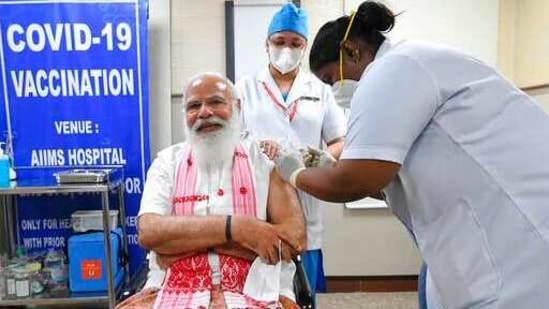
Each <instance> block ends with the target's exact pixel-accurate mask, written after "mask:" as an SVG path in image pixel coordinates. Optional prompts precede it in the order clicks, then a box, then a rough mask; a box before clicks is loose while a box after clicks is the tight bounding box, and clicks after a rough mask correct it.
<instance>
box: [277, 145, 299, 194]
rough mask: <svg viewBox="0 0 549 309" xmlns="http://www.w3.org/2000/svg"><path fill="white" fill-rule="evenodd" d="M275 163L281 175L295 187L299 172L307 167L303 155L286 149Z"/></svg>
mask: <svg viewBox="0 0 549 309" xmlns="http://www.w3.org/2000/svg"><path fill="white" fill-rule="evenodd" d="M275 163H276V166H277V169H278V174H279V175H280V177H282V179H284V180H285V181H286V182H288V183H289V184H291V185H292V186H293V187H294V188H295V186H296V185H295V179H296V178H297V174H299V172H301V171H302V170H304V169H305V164H303V159H302V157H301V155H300V154H299V153H298V152H294V151H291V150H289V149H284V150H282V151H280V153H279V154H278V156H277V157H276V160H275Z"/></svg>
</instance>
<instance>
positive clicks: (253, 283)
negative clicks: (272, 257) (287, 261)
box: [242, 257, 281, 302]
mask: <svg viewBox="0 0 549 309" xmlns="http://www.w3.org/2000/svg"><path fill="white" fill-rule="evenodd" d="M280 268H281V262H278V263H276V264H275V265H268V264H265V263H263V261H262V260H261V258H260V257H257V258H256V259H255V261H254V262H253V263H252V266H250V270H249V271H248V276H247V277H246V282H245V283H244V289H243V290H242V293H244V294H246V295H248V296H250V297H251V298H253V299H255V300H260V301H265V302H271V301H277V300H278V296H279V295H280V279H279V278H280Z"/></svg>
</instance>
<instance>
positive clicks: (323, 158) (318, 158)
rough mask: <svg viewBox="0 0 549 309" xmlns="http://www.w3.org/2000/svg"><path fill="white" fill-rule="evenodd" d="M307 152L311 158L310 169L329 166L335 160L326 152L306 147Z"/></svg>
mask: <svg viewBox="0 0 549 309" xmlns="http://www.w3.org/2000/svg"><path fill="white" fill-rule="evenodd" d="M307 152H308V153H309V154H310V155H311V156H313V158H314V159H313V160H312V162H311V166H312V167H326V166H331V165H332V164H334V163H335V162H336V161H337V160H336V159H335V158H334V156H332V155H331V154H330V153H329V152H328V151H326V150H320V149H316V148H313V147H310V146H307Z"/></svg>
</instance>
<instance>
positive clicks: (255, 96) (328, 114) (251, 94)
mask: <svg viewBox="0 0 549 309" xmlns="http://www.w3.org/2000/svg"><path fill="white" fill-rule="evenodd" d="M263 83H265V84H266V86H267V87H268V89H269V90H270V91H271V93H272V94H273V95H274V96H275V97H276V100H277V101H278V102H279V103H281V104H284V105H285V106H286V107H289V106H290V105H291V103H292V102H294V101H295V100H299V101H298V103H297V112H296V115H295V118H294V119H293V120H292V121H290V120H289V119H288V116H287V114H285V113H284V112H283V111H282V109H280V108H279V107H278V106H277V105H275V103H274V102H273V100H272V99H271V98H270V97H269V95H268V93H267V91H266V90H265V88H264V86H263ZM236 87H237V89H238V91H239V94H240V96H241V99H242V102H241V112H242V119H243V122H244V127H245V128H246V129H247V130H248V131H249V133H250V134H251V135H252V137H253V138H254V139H256V140H275V141H277V142H278V143H280V144H281V145H282V146H283V147H291V148H293V149H298V148H300V147H306V146H312V147H316V148H324V147H325V146H324V145H325V144H326V143H329V142H331V141H333V140H335V139H337V138H340V137H343V136H344V135H345V131H346V120H345V116H344V114H343V111H342V110H341V109H340V108H339V107H338V106H337V104H336V103H335V99H334V96H333V94H332V91H331V89H330V87H328V86H327V85H325V84H323V83H322V82H321V81H320V80H319V79H317V78H316V77H315V76H313V75H312V74H310V73H307V72H304V71H303V70H300V71H299V73H298V75H297V77H296V79H295V81H294V83H293V85H292V88H291V90H290V93H289V94H288V97H287V100H286V101H284V100H283V98H282V94H281V93H280V90H279V88H278V86H277V85H276V83H275V81H274V79H273V78H272V76H271V74H270V73H269V70H268V68H265V69H263V70H261V71H260V72H259V73H257V74H256V75H254V76H247V77H244V78H242V79H241V80H239V81H238V82H237V83H236ZM299 198H300V201H301V204H302V207H303V210H304V213H305V218H306V220H307V249H308V250H314V249H320V248H321V247H322V234H323V231H324V215H323V213H324V211H323V209H322V208H321V206H322V205H321V202H320V201H319V200H317V199H315V198H313V197H312V196H310V195H308V194H305V193H303V192H301V191H300V192H299Z"/></svg>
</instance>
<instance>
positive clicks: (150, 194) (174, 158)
mask: <svg viewBox="0 0 549 309" xmlns="http://www.w3.org/2000/svg"><path fill="white" fill-rule="evenodd" d="M184 145H185V143H179V144H176V145H174V146H171V147H168V148H166V149H164V150H162V151H160V152H159V153H158V156H157V157H156V159H155V160H154V161H153V163H152V165H151V167H150V168H149V171H148V172H147V181H146V182H145V188H144V190H143V195H142V198H141V206H140V208H139V214H138V216H140V215H143V214H146V213H153V214H159V215H171V214H172V198H173V196H174V181H175V179H176V175H175V173H176V171H177V168H178V166H179V163H180V162H181V160H186V159H187V158H183V156H182V152H183V149H184V147H183V146H184ZM242 145H243V146H244V147H245V148H246V149H247V150H248V153H249V155H250V160H251V162H252V164H251V167H252V169H253V170H252V172H253V177H254V183H255V197H256V204H257V217H258V219H261V220H266V219H267V197H268V193H269V183H270V173H271V171H272V169H273V167H274V164H273V163H272V162H271V161H270V160H269V159H268V158H267V157H266V156H265V155H264V154H263V153H262V152H261V151H260V149H259V147H258V145H257V143H256V142H252V141H250V140H248V139H247V140H245V141H243V142H242ZM231 179H232V164H226V165H225V166H222V167H218V168H215V167H212V168H211V169H210V171H209V172H207V171H203V170H200V168H199V170H198V175H197V182H196V194H197V195H208V196H209V202H207V201H206V200H203V201H197V202H195V208H194V210H195V214H196V215H208V214H209V215H227V214H231V213H232V209H233V205H232V183H231ZM219 190H222V191H223V194H222V195H219V194H217V192H218V191H219ZM283 266H284V264H283ZM149 268H150V272H149V279H148V280H147V283H146V285H145V287H146V288H147V287H157V288H160V287H161V286H162V282H163V281H164V277H165V272H164V271H163V270H161V269H160V268H159V267H158V265H157V263H156V257H155V254H154V252H151V253H150V254H149ZM281 290H283V291H293V281H292V280H289V281H288V282H281Z"/></svg>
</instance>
